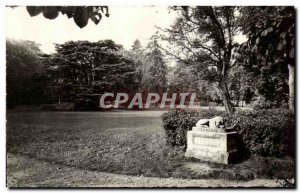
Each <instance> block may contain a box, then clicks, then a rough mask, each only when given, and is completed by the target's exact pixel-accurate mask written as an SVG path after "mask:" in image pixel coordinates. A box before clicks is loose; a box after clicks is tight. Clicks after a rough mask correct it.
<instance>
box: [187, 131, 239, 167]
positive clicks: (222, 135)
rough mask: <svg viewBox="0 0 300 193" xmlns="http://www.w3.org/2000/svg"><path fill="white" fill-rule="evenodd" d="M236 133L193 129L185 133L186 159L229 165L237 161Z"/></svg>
mask: <svg viewBox="0 0 300 193" xmlns="http://www.w3.org/2000/svg"><path fill="white" fill-rule="evenodd" d="M236 140H237V132H234V131H230V130H224V129H219V128H218V129H210V128H205V127H193V130H192V131H188V133H187V150H186V153H185V156H186V157H194V158H197V159H200V160H203V161H208V162H214V163H221V164H230V163H233V162H235V161H236V159H237V147H236Z"/></svg>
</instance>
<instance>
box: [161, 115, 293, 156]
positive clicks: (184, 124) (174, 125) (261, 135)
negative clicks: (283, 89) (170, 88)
mask: <svg viewBox="0 0 300 193" xmlns="http://www.w3.org/2000/svg"><path fill="white" fill-rule="evenodd" d="M215 116H222V117H224V118H225V123H226V126H228V127H230V126H232V125H234V124H236V123H237V122H238V126H237V127H236V131H237V132H238V134H239V139H240V140H239V141H240V143H241V144H239V148H240V149H239V150H240V151H243V152H242V155H247V156H251V155H261V156H266V157H267V156H272V157H282V156H292V157H294V156H295V117H294V114H293V113H292V112H291V111H289V110H287V109H268V110H253V111H236V112H235V113H234V114H233V115H228V114H227V113H226V112H223V111H217V110H212V109H209V110H201V111H197V112H189V111H186V110H174V111H170V112H167V113H164V114H163V115H162V117H161V118H162V121H163V128H164V130H165V134H166V135H165V136H166V141H167V144H169V145H172V146H186V140H187V137H186V134H187V131H188V130H191V129H192V127H193V126H195V124H196V122H197V121H198V120H199V119H204V118H213V117H215Z"/></svg>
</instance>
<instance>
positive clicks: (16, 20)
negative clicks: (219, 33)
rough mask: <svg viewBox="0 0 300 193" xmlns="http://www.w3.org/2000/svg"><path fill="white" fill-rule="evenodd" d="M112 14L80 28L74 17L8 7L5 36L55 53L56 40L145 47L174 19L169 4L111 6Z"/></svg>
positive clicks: (60, 41)
mask: <svg viewBox="0 0 300 193" xmlns="http://www.w3.org/2000/svg"><path fill="white" fill-rule="evenodd" d="M109 11H110V16H109V17H105V16H103V18H102V20H101V21H100V23H98V25H95V24H94V23H93V22H92V21H91V20H89V23H88V25H87V26H85V27H84V28H82V29H80V28H79V27H78V26H77V25H76V24H75V22H74V20H73V19H72V18H71V19H68V17H67V16H66V15H61V14H60V15H59V16H58V17H57V18H55V19H54V20H49V19H46V18H44V16H43V15H42V14H39V15H38V16H35V17H30V15H29V14H28V13H27V10H26V8H25V7H16V8H10V7H7V8H6V37H7V38H11V39H17V40H18V39H22V40H32V41H35V42H37V43H39V44H41V47H40V48H41V50H42V51H43V52H45V53H52V52H54V51H55V50H54V44H53V43H64V42H66V41H70V40H73V41H76V40H88V41H98V40H103V39H112V40H113V41H115V42H116V43H118V44H122V45H123V46H124V47H125V48H126V49H130V48H131V46H132V44H133V42H134V40H136V39H138V40H140V41H141V43H142V45H143V46H145V45H146V44H147V43H148V42H149V38H150V37H151V36H152V35H153V34H155V32H156V31H158V29H157V28H156V27H155V26H158V27H162V28H165V27H168V26H170V25H171V24H172V23H173V21H174V18H175V16H176V15H175V14H174V13H169V10H168V8H167V7H163V6H161V7H159V6H155V7H154V6H131V7H116V6H115V7H110V10H109Z"/></svg>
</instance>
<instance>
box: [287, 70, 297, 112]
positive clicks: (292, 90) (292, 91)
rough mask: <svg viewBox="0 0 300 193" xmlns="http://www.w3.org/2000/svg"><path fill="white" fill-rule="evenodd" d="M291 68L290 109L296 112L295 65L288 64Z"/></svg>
mask: <svg viewBox="0 0 300 193" xmlns="http://www.w3.org/2000/svg"><path fill="white" fill-rule="evenodd" d="M288 68H289V109H290V110H292V111H293V112H295V66H293V65H290V64H288Z"/></svg>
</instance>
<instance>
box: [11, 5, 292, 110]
mask: <svg viewBox="0 0 300 193" xmlns="http://www.w3.org/2000/svg"><path fill="white" fill-rule="evenodd" d="M81 9H84V10H85V11H87V12H88V11H91V12H92V13H93V14H100V15H101V14H103V13H106V14H108V10H106V7H96V8H91V7H52V8H51V10H52V12H51V10H50V8H49V9H48V8H47V7H28V8H27V10H28V12H29V13H30V15H32V16H35V15H37V14H40V13H43V14H44V15H46V16H47V14H49V15H48V16H49V17H50V16H53V15H51V14H54V16H56V13H57V12H62V13H64V14H66V15H67V16H68V17H74V19H75V17H77V15H78V14H79V13H77V12H80V10H81ZM170 9H171V10H172V11H174V12H177V14H178V17H177V18H176V19H175V21H174V23H173V25H171V26H170V27H169V28H167V29H161V31H162V32H163V33H162V34H158V33H156V34H155V35H153V36H152V38H151V39H150V41H149V43H148V44H147V45H146V46H145V47H143V46H142V44H141V42H140V41H139V40H135V41H134V42H133V45H132V49H130V50H126V49H124V48H123V46H122V45H119V44H117V43H115V42H113V41H112V40H101V41H98V42H88V41H76V42H74V41H70V42H65V43H63V44H57V45H56V52H55V53H54V54H51V55H46V54H43V53H41V51H40V50H39V45H38V44H36V43H34V42H31V41H13V40H7V42H6V44H7V104H8V106H14V105H19V104H40V103H51V102H60V101H72V102H74V101H77V100H81V99H84V98H89V99H93V100H97V96H99V95H101V94H103V93H105V92H127V93H135V92H158V93H162V92H166V91H169V92H178V91H181V92H189V91H193V92H197V94H198V98H199V99H200V100H207V101H217V102H220V101H222V103H223V105H224V106H225V109H226V110H227V112H229V113H232V112H233V111H234V108H233V106H234V105H239V104H238V103H239V101H241V100H243V101H245V102H246V103H249V102H250V101H251V100H254V97H256V100H258V101H259V100H263V102H264V103H267V102H269V104H270V105H268V107H272V106H274V107H279V106H282V105H283V104H287V103H288V104H289V108H290V109H291V110H293V109H294V105H295V104H294V95H295V94H294V89H295V88H294V69H295V56H294V55H295V10H294V8H293V7H276V6H274V7H229V6H222V7H212V6H206V7H195V6H191V7H189V6H176V7H171V8H170ZM49 10H50V11H49ZM48 12H51V14H50V13H48ZM93 14H91V15H89V18H90V19H92V20H93V17H94V16H93ZM79 15H80V14H79ZM98 17H100V16H99V15H98ZM84 18H85V17H84ZM84 18H83V19H84ZM85 19H86V18H85ZM75 20H76V19H75ZM93 21H94V20H93ZM99 21H100V20H99ZM99 21H98V20H97V22H99ZM75 22H76V21H75ZM94 22H95V21H94ZM76 23H77V22H76ZM77 24H78V23H77ZM82 26H83V25H82ZM238 34H245V35H246V36H247V41H246V42H244V43H242V44H239V43H238V42H236V41H235V36H237V35H238ZM161 40H162V41H163V42H164V43H167V46H165V45H164V46H162V45H161V44H160V43H161ZM166 56H168V57H171V58H172V59H173V60H174V59H175V61H176V65H175V66H170V65H168V62H169V61H168V60H167V59H166ZM234 102H235V103H236V104H234Z"/></svg>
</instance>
